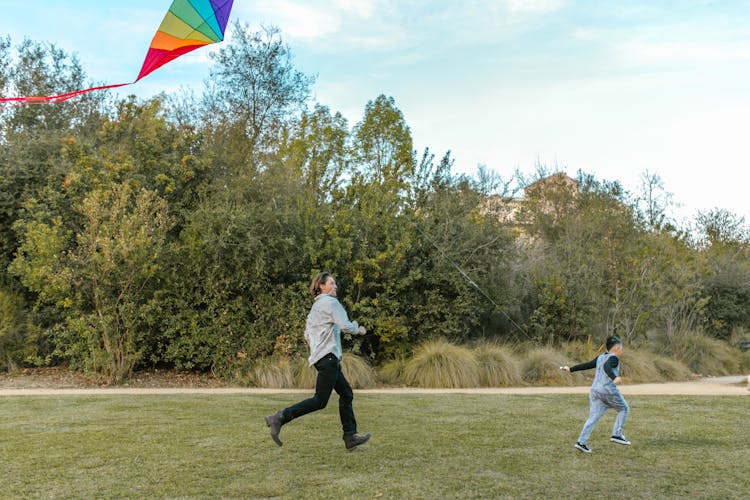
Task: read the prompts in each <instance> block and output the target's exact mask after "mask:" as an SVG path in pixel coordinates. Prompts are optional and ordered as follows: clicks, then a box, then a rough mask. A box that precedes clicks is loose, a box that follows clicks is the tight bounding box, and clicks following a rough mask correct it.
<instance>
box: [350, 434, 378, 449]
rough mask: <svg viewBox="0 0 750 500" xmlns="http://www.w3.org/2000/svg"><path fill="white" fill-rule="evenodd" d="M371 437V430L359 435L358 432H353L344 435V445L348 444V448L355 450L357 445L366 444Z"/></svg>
mask: <svg viewBox="0 0 750 500" xmlns="http://www.w3.org/2000/svg"><path fill="white" fill-rule="evenodd" d="M371 437H372V434H370V433H369V432H368V433H366V434H363V435H361V436H357V435H356V434H353V435H351V436H344V445H345V446H346V449H347V450H353V449H354V448H356V447H357V446H359V445H361V444H365V443H366V442H367V441H368V440H369V439H370V438H371Z"/></svg>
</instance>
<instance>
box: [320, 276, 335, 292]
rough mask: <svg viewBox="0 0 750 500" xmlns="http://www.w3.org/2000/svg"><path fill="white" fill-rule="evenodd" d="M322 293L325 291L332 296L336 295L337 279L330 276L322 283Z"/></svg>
mask: <svg viewBox="0 0 750 500" xmlns="http://www.w3.org/2000/svg"><path fill="white" fill-rule="evenodd" d="M320 293H325V294H326V295H330V296H331V297H335V296H336V280H335V279H333V278H332V277H330V276H329V277H328V279H327V280H326V282H325V283H322V284H321V285H320Z"/></svg>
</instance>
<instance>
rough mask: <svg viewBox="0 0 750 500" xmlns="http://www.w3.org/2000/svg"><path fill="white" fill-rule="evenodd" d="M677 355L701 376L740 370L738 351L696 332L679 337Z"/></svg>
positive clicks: (735, 372) (731, 373)
mask: <svg viewBox="0 0 750 500" xmlns="http://www.w3.org/2000/svg"><path fill="white" fill-rule="evenodd" d="M678 357H679V359H680V360H682V361H683V362H684V363H685V364H687V366H688V367H689V368H690V369H691V370H692V371H693V373H697V374H700V375H703V376H722V375H736V374H737V373H739V372H740V371H741V368H740V365H741V360H740V354H739V351H735V350H733V349H732V348H731V347H730V346H729V345H728V344H726V343H724V342H722V341H720V340H716V339H712V338H710V337H708V336H706V335H703V334H701V333H697V332H693V333H690V334H688V335H685V336H684V337H683V338H682V339H680V350H679V352H678Z"/></svg>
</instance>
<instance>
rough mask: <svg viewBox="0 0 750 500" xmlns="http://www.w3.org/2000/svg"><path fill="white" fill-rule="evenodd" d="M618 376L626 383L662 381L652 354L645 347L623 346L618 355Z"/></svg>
mask: <svg viewBox="0 0 750 500" xmlns="http://www.w3.org/2000/svg"><path fill="white" fill-rule="evenodd" d="M620 376H621V377H622V378H623V380H625V381H626V382H627V383H628V384H642V383H645V382H663V381H664V379H663V378H662V375H661V373H660V372H659V370H658V369H657V367H656V364H655V363H654V355H653V354H651V353H650V352H648V351H646V350H645V349H634V348H632V347H629V346H624V347H623V350H622V356H620Z"/></svg>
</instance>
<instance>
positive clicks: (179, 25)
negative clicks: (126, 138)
mask: <svg viewBox="0 0 750 500" xmlns="http://www.w3.org/2000/svg"><path fill="white" fill-rule="evenodd" d="M233 1H234V0H174V1H173V2H172V5H171V6H170V7H169V10H168V11H167V14H166V15H165V16H164V19H163V20H162V22H161V25H159V29H158V30H157V32H156V34H155V35H154V38H153V40H151V45H150V46H149V48H148V52H147V53H146V59H145V60H144V61H143V65H142V66H141V71H140V73H138V78H136V79H135V80H134V81H132V82H130V83H116V84H113V85H101V86H98V87H91V88H88V89H83V90H76V91H73V92H67V93H64V94H57V95H51V96H37V97H0V102H16V103H21V104H24V103H26V104H33V103H45V102H62V101H67V100H68V99H71V98H73V97H76V96H79V95H81V94H85V93H87V92H91V91H94V90H104V89H113V88H117V87H124V86H126V85H132V84H134V83H135V82H137V81H138V80H140V79H141V78H143V77H145V76H146V75H148V74H149V73H151V72H152V71H154V70H156V69H158V68H160V67H162V66H164V65H165V64H167V63H168V62H170V61H172V60H174V59H177V58H178V57H180V56H182V55H184V54H187V53H188V52H190V51H193V50H195V49H199V48H201V47H203V46H204V45H210V44H212V43H218V42H221V41H222V40H224V30H225V29H226V27H227V22H228V21H229V13H230V11H231V10H232V2H233Z"/></svg>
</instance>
